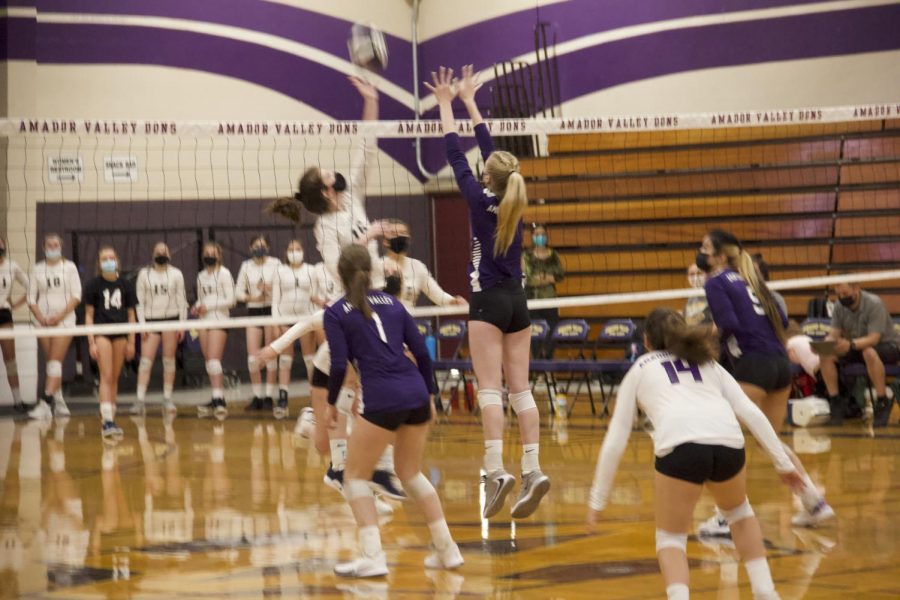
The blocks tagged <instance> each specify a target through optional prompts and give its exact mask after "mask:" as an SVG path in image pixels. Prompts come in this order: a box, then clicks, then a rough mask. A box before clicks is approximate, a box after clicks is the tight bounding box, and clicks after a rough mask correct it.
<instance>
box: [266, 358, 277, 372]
mask: <svg viewBox="0 0 900 600" xmlns="http://www.w3.org/2000/svg"><path fill="white" fill-rule="evenodd" d="M266 370H267V371H270V372H271V371H277V370H278V359H275V360H270V361H268V362H266Z"/></svg>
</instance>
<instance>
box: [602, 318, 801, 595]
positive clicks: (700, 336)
mask: <svg viewBox="0 0 900 600" xmlns="http://www.w3.org/2000/svg"><path fill="white" fill-rule="evenodd" d="M644 345H645V346H646V347H647V349H648V350H649V352H648V353H647V354H645V355H644V356H642V357H641V358H639V359H638V360H637V362H635V364H634V365H633V366H632V367H631V369H630V370H629V371H628V373H627V375H626V376H625V378H624V379H623V380H622V383H621V384H620V385H619V391H618V393H617V394H616V408H615V412H614V413H613V416H612V420H611V421H610V425H609V431H608V432H607V434H606V437H605V438H604V440H603V446H602V448H601V449H600V456H599V459H598V463H597V469H596V474H595V476H594V484H593V486H592V487H591V493H590V501H589V510H588V525H589V526H590V527H593V526H594V525H595V524H596V521H597V519H598V516H599V513H600V512H601V511H602V510H603V509H605V508H606V506H607V504H608V502H609V497H610V493H611V491H612V487H613V481H614V479H615V474H616V469H617V468H618V465H619V461H620V460H621V458H622V453H623V452H624V451H625V446H626V444H627V443H628V437H629V435H630V434H631V428H632V424H633V422H634V416H635V414H636V410H637V408H638V407H640V408H641V410H643V411H644V413H645V414H646V415H647V416H648V417H649V419H650V420H651V421H652V423H653V434H652V436H653V450H654V454H655V455H656V475H655V480H654V490H655V494H656V553H657V557H658V559H659V566H660V570H661V571H662V574H663V577H664V579H665V582H666V594H667V596H668V598H669V599H670V600H676V599H677V600H686V599H687V598H688V597H689V592H688V560H687V555H686V554H685V549H686V547H687V534H688V531H689V530H690V527H691V521H692V517H693V512H694V507H695V506H696V504H697V501H698V500H699V499H700V495H701V493H702V492H703V489H704V488H706V489H708V490H709V491H710V493H711V494H712V495H713V498H714V499H715V501H716V504H717V506H718V507H719V509H720V510H721V511H722V514H723V515H724V517H725V519H726V520H727V522H728V525H729V527H730V528H731V533H732V537H733V539H734V542H735V546H736V547H737V551H738V554H739V555H740V557H741V559H742V560H743V561H744V565H745V567H746V569H747V575H748V576H749V579H750V586H751V587H752V589H753V597H754V598H756V599H758V600H763V599H768V600H775V599H777V598H778V594H777V593H776V592H775V585H774V584H773V582H772V575H771V573H770V572H769V566H768V563H767V562H766V550H765V546H764V545H763V538H762V532H761V530H760V527H759V522H758V521H757V519H756V517H755V516H754V514H753V508H752V507H751V506H750V502H749V501H748V499H747V489H746V478H747V473H746V469H745V466H744V463H745V457H744V436H743V433H742V432H741V425H740V423H739V422H738V419H740V421H741V422H742V423H743V424H744V425H746V426H747V428H748V429H749V430H750V432H751V433H752V434H753V437H755V438H756V439H757V441H758V442H759V443H760V445H761V446H762V447H763V449H764V450H765V451H766V453H767V454H768V455H769V457H770V458H771V460H772V462H773V463H774V465H775V469H776V470H777V471H778V473H779V474H780V476H781V479H782V481H783V482H785V483H786V484H788V485H790V486H791V487H792V488H793V489H799V488H802V487H803V486H804V483H803V479H802V478H801V476H800V474H799V473H798V471H797V469H796V467H795V466H794V464H793V463H792V462H791V459H790V458H789V457H788V456H787V454H786V453H785V451H784V447H783V446H782V444H781V441H780V440H779V439H778V435H777V434H776V433H775V430H774V429H773V428H772V426H771V425H770V424H769V422H768V420H767V419H766V416H765V415H764V414H763V412H762V411H761V410H760V409H759V408H758V407H757V406H756V404H754V403H753V401H752V400H750V398H748V397H747V395H746V394H745V393H744V392H743V391H742V390H741V386H740V385H738V383H737V382H736V381H735V380H734V378H733V377H732V376H731V375H730V374H729V373H728V372H727V371H725V369H724V368H723V367H722V366H721V365H719V364H718V363H717V362H716V357H717V356H718V340H716V339H715V338H714V337H712V336H710V335H709V332H708V330H707V329H705V328H689V327H688V326H687V325H686V324H685V322H684V317H682V316H681V315H679V314H678V313H676V312H675V311H673V310H671V309H668V308H661V309H656V310H654V311H653V312H651V313H650V315H649V316H648V317H647V321H646V323H645V327H644Z"/></svg>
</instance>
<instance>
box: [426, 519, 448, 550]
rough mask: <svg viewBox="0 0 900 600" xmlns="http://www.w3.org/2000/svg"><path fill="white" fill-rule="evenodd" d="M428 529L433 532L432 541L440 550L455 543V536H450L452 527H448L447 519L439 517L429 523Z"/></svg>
mask: <svg viewBox="0 0 900 600" xmlns="http://www.w3.org/2000/svg"><path fill="white" fill-rule="evenodd" d="M428 531H430V532H431V541H432V543H433V544H434V547H435V548H437V549H438V550H443V549H444V548H446V547H448V546H449V545H450V544H452V543H453V537H451V536H450V528H449V527H447V520H446V519H438V520H437V521H432V522H431V523H429V524H428Z"/></svg>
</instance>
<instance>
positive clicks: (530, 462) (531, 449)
mask: <svg viewBox="0 0 900 600" xmlns="http://www.w3.org/2000/svg"><path fill="white" fill-rule="evenodd" d="M539 447H540V444H522V475H525V474H526V473H531V472H532V471H540V470H541V465H540V463H539V462H538V455H539V452H540V451H539Z"/></svg>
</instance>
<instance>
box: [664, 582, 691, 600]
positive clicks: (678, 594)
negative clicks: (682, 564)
mask: <svg viewBox="0 0 900 600" xmlns="http://www.w3.org/2000/svg"><path fill="white" fill-rule="evenodd" d="M690 597H691V592H690V590H688V586H686V585H685V584H683V583H673V584H672V585H670V586H669V587H667V588H666V598H668V600H688V599H689V598H690Z"/></svg>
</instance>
